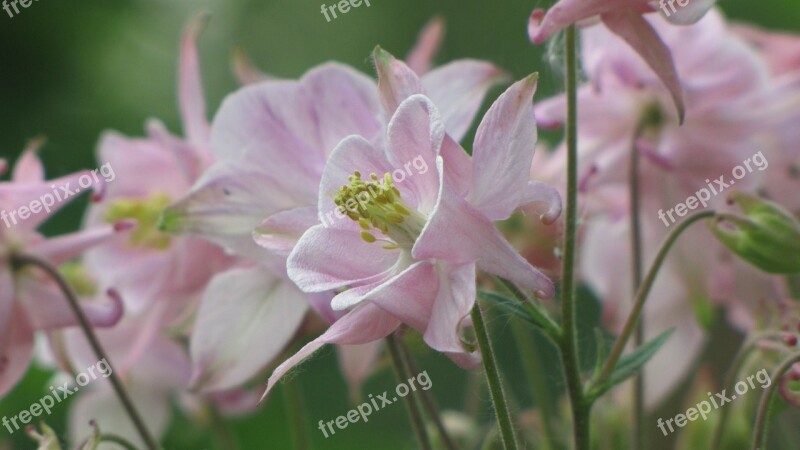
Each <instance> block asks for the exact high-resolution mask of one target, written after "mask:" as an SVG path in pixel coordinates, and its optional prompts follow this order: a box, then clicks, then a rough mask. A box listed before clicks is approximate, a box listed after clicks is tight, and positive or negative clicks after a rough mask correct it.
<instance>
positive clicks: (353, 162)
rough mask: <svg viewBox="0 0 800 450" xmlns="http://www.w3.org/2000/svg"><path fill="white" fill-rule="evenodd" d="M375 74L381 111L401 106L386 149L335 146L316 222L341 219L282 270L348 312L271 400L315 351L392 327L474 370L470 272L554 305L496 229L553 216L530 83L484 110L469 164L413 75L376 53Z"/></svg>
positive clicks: (317, 229)
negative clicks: (415, 334)
mask: <svg viewBox="0 0 800 450" xmlns="http://www.w3.org/2000/svg"><path fill="white" fill-rule="evenodd" d="M376 66H377V68H378V73H379V77H380V79H379V88H380V92H381V98H382V101H383V103H384V105H393V104H398V103H399V106H397V108H396V111H395V113H394V115H393V117H392V119H391V121H390V123H389V126H388V130H387V133H386V140H385V147H376V146H374V145H373V144H372V143H370V142H369V141H368V140H366V139H364V138H363V137H360V136H351V137H348V138H346V139H345V140H343V141H342V142H341V143H340V144H339V145H338V146H337V147H336V149H335V150H334V151H333V153H332V154H331V157H330V159H329V161H328V164H327V165H326V167H325V172H324V174H323V177H322V184H321V185H320V189H319V211H318V215H319V217H320V218H326V217H331V215H332V214H336V213H338V214H340V215H342V216H346V218H344V219H343V220H339V221H335V222H333V223H332V224H325V225H323V224H321V225H316V226H314V227H312V228H311V229H309V230H308V231H307V232H306V233H305V234H303V236H302V238H301V239H300V241H299V243H298V244H297V246H296V247H295V249H294V250H293V251H292V254H291V255H290V257H289V260H288V262H287V266H288V270H289V276H290V277H291V278H292V280H293V281H294V282H295V283H297V285H298V286H300V287H301V288H302V289H303V290H305V291H307V292H323V291H329V290H331V289H343V288H344V289H346V290H344V291H343V292H341V293H339V294H338V295H337V296H336V297H334V299H333V301H332V305H333V309H335V310H344V309H350V308H352V309H351V310H350V312H348V313H347V315H345V316H344V317H342V318H340V319H339V320H338V321H337V322H335V323H334V324H333V325H332V326H331V327H330V328H329V329H328V331H326V332H325V333H324V334H323V335H322V336H320V337H319V338H317V339H315V340H314V341H312V342H311V343H309V344H307V345H306V346H305V347H303V348H302V349H301V350H300V351H299V352H298V353H296V354H295V355H294V356H292V357H291V358H289V359H288V360H287V361H286V362H284V363H283V364H281V366H279V367H278V368H277V369H276V370H275V371H274V372H273V374H272V376H271V377H270V380H269V383H268V386H267V392H268V391H269V390H270V389H271V388H272V387H273V386H274V384H275V383H276V382H277V380H278V379H280V377H281V376H282V375H283V374H284V373H285V372H286V371H287V370H289V369H290V368H291V367H293V366H294V365H296V364H298V363H299V362H301V361H302V360H303V359H304V358H306V357H307V356H309V355H310V354H312V353H313V352H314V351H316V350H317V349H319V348H320V347H321V346H322V345H324V344H326V343H344V344H363V343H366V342H370V341H374V340H376V339H379V338H382V337H385V336H387V335H388V334H389V333H391V332H392V331H393V330H395V329H396V328H397V327H398V326H399V325H400V323H405V324H408V325H410V326H411V327H413V328H415V329H416V330H418V331H420V333H422V334H423V337H424V339H425V341H426V342H427V344H428V345H430V346H431V347H432V348H434V349H436V350H438V351H441V352H443V353H446V354H447V355H448V356H450V357H451V358H453V359H454V360H455V361H456V362H458V363H459V364H461V365H465V366H466V365H470V364H473V363H474V359H473V358H474V357H475V356H476V355H474V354H472V353H470V352H469V351H468V350H466V349H465V348H464V346H463V343H462V342H461V339H460V337H459V331H460V328H461V326H462V324H463V321H464V318H465V317H466V316H467V315H468V314H469V311H470V310H471V309H472V307H473V305H474V302H475V272H476V268H480V269H481V270H484V271H487V272H489V273H493V274H497V275H500V276H502V277H505V278H507V279H509V280H512V281H514V282H516V283H518V284H520V285H521V286H524V287H525V288H528V289H532V290H534V291H536V292H537V293H538V294H539V295H540V296H541V297H549V296H551V295H552V294H553V290H554V289H553V284H552V282H551V281H550V280H549V279H548V278H547V277H546V276H544V275H543V274H542V273H541V272H539V271H538V270H537V269H535V268H534V267H533V266H531V265H530V264H529V263H528V262H527V261H525V260H524V259H523V258H522V257H521V256H520V255H519V254H518V253H517V252H516V251H515V250H514V249H513V248H512V247H511V246H510V245H509V244H508V242H506V241H505V239H504V238H503V237H502V236H501V235H500V233H499V231H498V230H497V229H496V228H495V227H494V225H493V223H492V222H493V221H498V220H504V219H506V218H508V217H509V216H510V215H511V213H512V212H513V211H514V210H515V209H517V208H518V207H519V206H520V205H522V204H525V203H531V202H545V203H547V204H548V205H549V209H548V211H547V213H545V215H543V219H544V220H547V221H549V222H552V221H553V220H555V219H556V218H557V217H558V215H559V213H560V207H561V203H560V197H559V196H558V195H557V194H556V193H555V191H554V190H553V189H552V188H549V187H548V186H545V185H543V184H541V183H534V182H529V181H528V177H529V167H530V163H531V160H532V158H533V150H534V147H535V140H536V127H535V123H534V122H535V121H534V117H533V103H532V98H533V93H534V91H535V88H536V77H535V76H530V77H528V78H525V79H523V80H521V81H519V82H517V83H515V84H514V85H513V86H511V87H510V88H509V89H508V90H507V91H506V92H505V93H504V94H503V95H501V96H500V98H499V99H498V100H497V101H496V102H495V103H494V104H493V105H492V107H491V108H490V109H489V111H488V112H487V113H486V116H485V117H484V119H483V120H482V122H481V124H480V125H479V127H478V131H477V134H476V137H475V143H474V146H473V156H472V158H470V157H468V156H467V154H466V152H465V151H464V150H463V149H462V148H461V147H460V146H459V145H458V144H457V143H456V142H455V141H454V140H453V139H452V138H450V137H449V136H448V135H447V134H446V132H445V126H444V124H443V122H442V119H441V117H440V116H439V112H438V110H437V109H436V107H435V106H434V104H433V102H431V100H430V99H428V98H427V97H425V96H423V95H419V94H415V91H419V90H420V87H419V86H420V83H419V79H418V78H417V77H416V75H414V73H413V71H411V70H410V69H409V68H408V67H407V66H405V65H404V64H402V63H401V62H399V61H397V60H395V59H394V58H393V57H391V55H389V54H387V53H385V52H382V51H378V52H377V54H376ZM408 94H414V95H411V96H408ZM400 99H404V100H402V101H400ZM415 159H418V160H420V161H423V162H424V164H419V166H417V167H422V166H424V167H427V168H429V169H430V170H420V171H418V172H417V173H416V174H408V175H405V174H404V172H403V170H404V169H403V167H404V166H405V162H406V161H412V160H415ZM473 165H474V166H475V167H476V168H477V167H478V166H479V167H481V170H480V171H478V170H473ZM434 168H435V170H434ZM378 174H381V175H378ZM401 175H402V176H401ZM365 194H366V195H365ZM331 199H333V200H331ZM351 200H352V201H355V202H356V204H357V206H355V207H354V206H352V203H353V202H351ZM359 202H360V203H359Z"/></svg>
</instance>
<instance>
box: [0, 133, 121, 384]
mask: <svg viewBox="0 0 800 450" xmlns="http://www.w3.org/2000/svg"><path fill="white" fill-rule="evenodd" d="M39 143H40V142H39V141H36V142H33V143H32V144H31V145H30V146H29V147H28V149H26V151H25V152H24V153H23V155H22V156H21V157H20V159H19V161H17V164H16V167H15V169H14V172H13V173H12V178H11V181H8V182H0V211H2V214H4V215H5V214H9V215H11V214H15V215H16V217H17V218H18V219H19V220H16V219H14V220H10V221H9V223H7V224H5V223H4V224H0V396H2V395H4V394H5V393H7V392H8V391H9V390H10V389H11V388H12V387H13V386H14V385H15V384H16V383H17V381H18V380H19V379H20V377H21V376H22V375H23V374H24V373H25V370H26V369H27V367H28V363H29V362H30V360H31V357H32V355H33V341H34V332H35V331H38V330H42V331H52V330H55V329H59V328H64V327H70V326H74V325H76V324H77V319H76V318H75V315H74V314H73V312H72V310H71V309H70V307H69V304H68V303H67V301H66V299H65V298H64V296H63V294H62V293H61V292H60V291H59V289H58V288H57V286H56V285H55V283H54V282H52V280H50V279H49V278H47V277H45V276H44V275H43V274H41V273H40V272H39V271H38V269H33V268H28V267H23V268H17V267H15V266H14V262H13V256H14V255H15V254H21V253H24V254H29V255H33V256H36V257H39V258H42V259H44V260H46V261H48V262H49V263H51V264H53V265H55V266H58V265H60V264H63V263H66V262H67V261H70V260H72V259H73V258H75V257H77V256H78V255H80V254H82V253H83V252H85V251H86V250H87V249H89V248H90V247H92V246H93V245H96V244H98V243H101V242H103V241H106V240H108V239H110V238H111V237H112V236H113V235H114V234H115V233H116V232H117V231H122V230H125V229H127V228H128V227H126V226H122V225H119V224H107V225H102V226H97V227H92V228H88V229H86V230H83V231H80V232H77V233H72V234H68V235H64V236H59V237H55V238H50V239H46V238H45V237H44V236H42V235H41V234H39V233H38V232H37V231H36V229H37V228H38V227H39V225H40V224H41V223H42V222H44V221H45V220H46V219H47V218H48V217H49V216H50V215H51V214H53V213H55V212H56V211H58V210H59V209H60V208H61V207H63V206H64V205H65V204H66V203H67V202H56V203H55V204H54V205H52V206H50V207H49V208H48V209H45V208H43V206H42V201H41V199H42V197H43V196H50V197H52V196H53V194H52V193H53V191H54V189H56V188H59V189H60V187H61V186H68V187H69V186H70V185H71V186H73V187H74V186H78V179H79V178H81V177H89V178H91V176H90V172H78V173H75V174H72V175H67V176H65V177H62V178H58V179H55V180H49V181H46V180H45V179H44V167H43V166H42V164H41V161H39V158H38V157H37V156H36V149H37V146H38V145H39ZM95 188H97V187H96V186H95ZM70 189H72V188H70ZM35 203H36V204H38V207H36V206H34V204H35ZM23 208H24V209H23ZM25 217H27V218H25ZM83 309H84V313H85V314H86V316H87V318H88V319H89V321H90V322H91V323H92V324H93V325H94V326H97V327H109V326H113V325H114V324H116V323H117V321H119V319H120V317H121V316H122V305H121V304H120V303H119V302H117V301H114V300H113V299H111V301H110V302H105V303H104V304H97V303H92V304H85V305H84V306H83Z"/></svg>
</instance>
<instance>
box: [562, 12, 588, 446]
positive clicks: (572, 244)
mask: <svg viewBox="0 0 800 450" xmlns="http://www.w3.org/2000/svg"><path fill="white" fill-rule="evenodd" d="M576 34H577V32H576V31H575V25H570V26H569V27H567V31H566V39H565V47H566V48H565V59H566V61H565V66H566V90H567V122H566V131H565V134H566V141H567V206H566V217H565V219H564V220H565V230H564V264H563V269H562V270H563V273H562V277H561V321H562V326H561V329H562V338H561V340H560V341H559V348H560V350H561V362H562V365H563V366H564V377H565V379H566V382H567V392H568V393H569V400H570V405H571V408H572V422H573V425H572V426H573V438H574V442H575V450H588V449H589V442H590V429H589V413H590V410H591V404H590V403H589V402H587V401H586V398H585V397H584V394H583V382H582V381H581V369H580V365H579V362H578V361H579V358H578V344H577V340H578V330H577V327H576V325H575V323H576V320H575V316H576V314H575V261H576V251H577V246H576V241H577V237H576V236H577V227H578V59H577V51H578V49H577V36H576Z"/></svg>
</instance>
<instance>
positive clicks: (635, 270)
mask: <svg viewBox="0 0 800 450" xmlns="http://www.w3.org/2000/svg"><path fill="white" fill-rule="evenodd" d="M644 124H645V122H644V121H642V123H641V124H640V125H639V126H638V127H637V129H636V132H635V133H634V135H633V142H632V143H631V155H630V168H629V184H630V227H631V264H632V267H631V269H632V270H631V274H632V280H631V281H632V283H631V284H632V287H633V292H632V294H631V295H632V297H633V298H635V297H636V292H637V291H638V290H639V286H641V284H642V253H643V251H642V226H641V220H640V214H641V195H640V192H639V191H640V184H639V150H638V149H637V148H636V141H637V140H638V139H639V137H640V136H641V134H642V131H643V129H644ZM644 326H645V325H644V320H640V321H639V323H638V324H637V325H636V331H635V333H634V336H633V347H634V348H636V347H639V346H640V345H642V344H643V343H644V333H645V330H644ZM643 420H644V377H643V376H642V373H641V372H639V373H637V374H636V375H635V376H634V378H633V417H632V421H633V427H631V433H632V435H631V443H632V444H633V445H632V448H633V449H641V448H647V445H646V444H647V442H646V437H645V435H644V427H643V425H642V421H643Z"/></svg>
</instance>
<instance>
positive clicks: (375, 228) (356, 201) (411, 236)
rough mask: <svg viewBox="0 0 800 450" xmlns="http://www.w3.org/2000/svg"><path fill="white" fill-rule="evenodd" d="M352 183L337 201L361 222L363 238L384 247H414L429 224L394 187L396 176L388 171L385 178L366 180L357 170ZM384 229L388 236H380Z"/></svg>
mask: <svg viewBox="0 0 800 450" xmlns="http://www.w3.org/2000/svg"><path fill="white" fill-rule="evenodd" d="M349 181H350V184H348V185H345V186H342V187H341V189H339V192H338V193H337V194H336V196H335V197H334V199H333V201H334V202H335V203H336V205H337V206H339V207H340V209H343V210H344V213H345V214H346V215H347V217H349V218H350V219H351V220H353V221H355V222H358V224H359V225H360V226H361V228H362V229H363V231H362V232H361V238H362V239H364V241H366V242H369V243H372V242H376V241H383V242H386V244H385V245H384V246H383V248H385V249H388V250H391V249H396V248H406V249H410V248H411V247H413V245H414V242H416V240H417V237H419V235H420V233H421V232H422V228H423V227H424V225H425V218H424V217H423V216H422V214H420V213H419V212H417V211H414V210H411V209H409V207H408V206H407V205H406V204H405V202H403V198H402V196H401V195H400V191H399V190H397V188H396V187H394V180H392V175H391V174H390V173H389V172H386V173H385V174H384V175H383V178H378V176H377V175H375V174H374V173H372V174H370V179H369V180H362V179H361V173H360V172H359V171H355V172H354V173H353V175H351V176H350V178H349ZM378 232H380V233H381V234H382V235H383V236H384V237H382V238H376V237H375V233H378Z"/></svg>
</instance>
